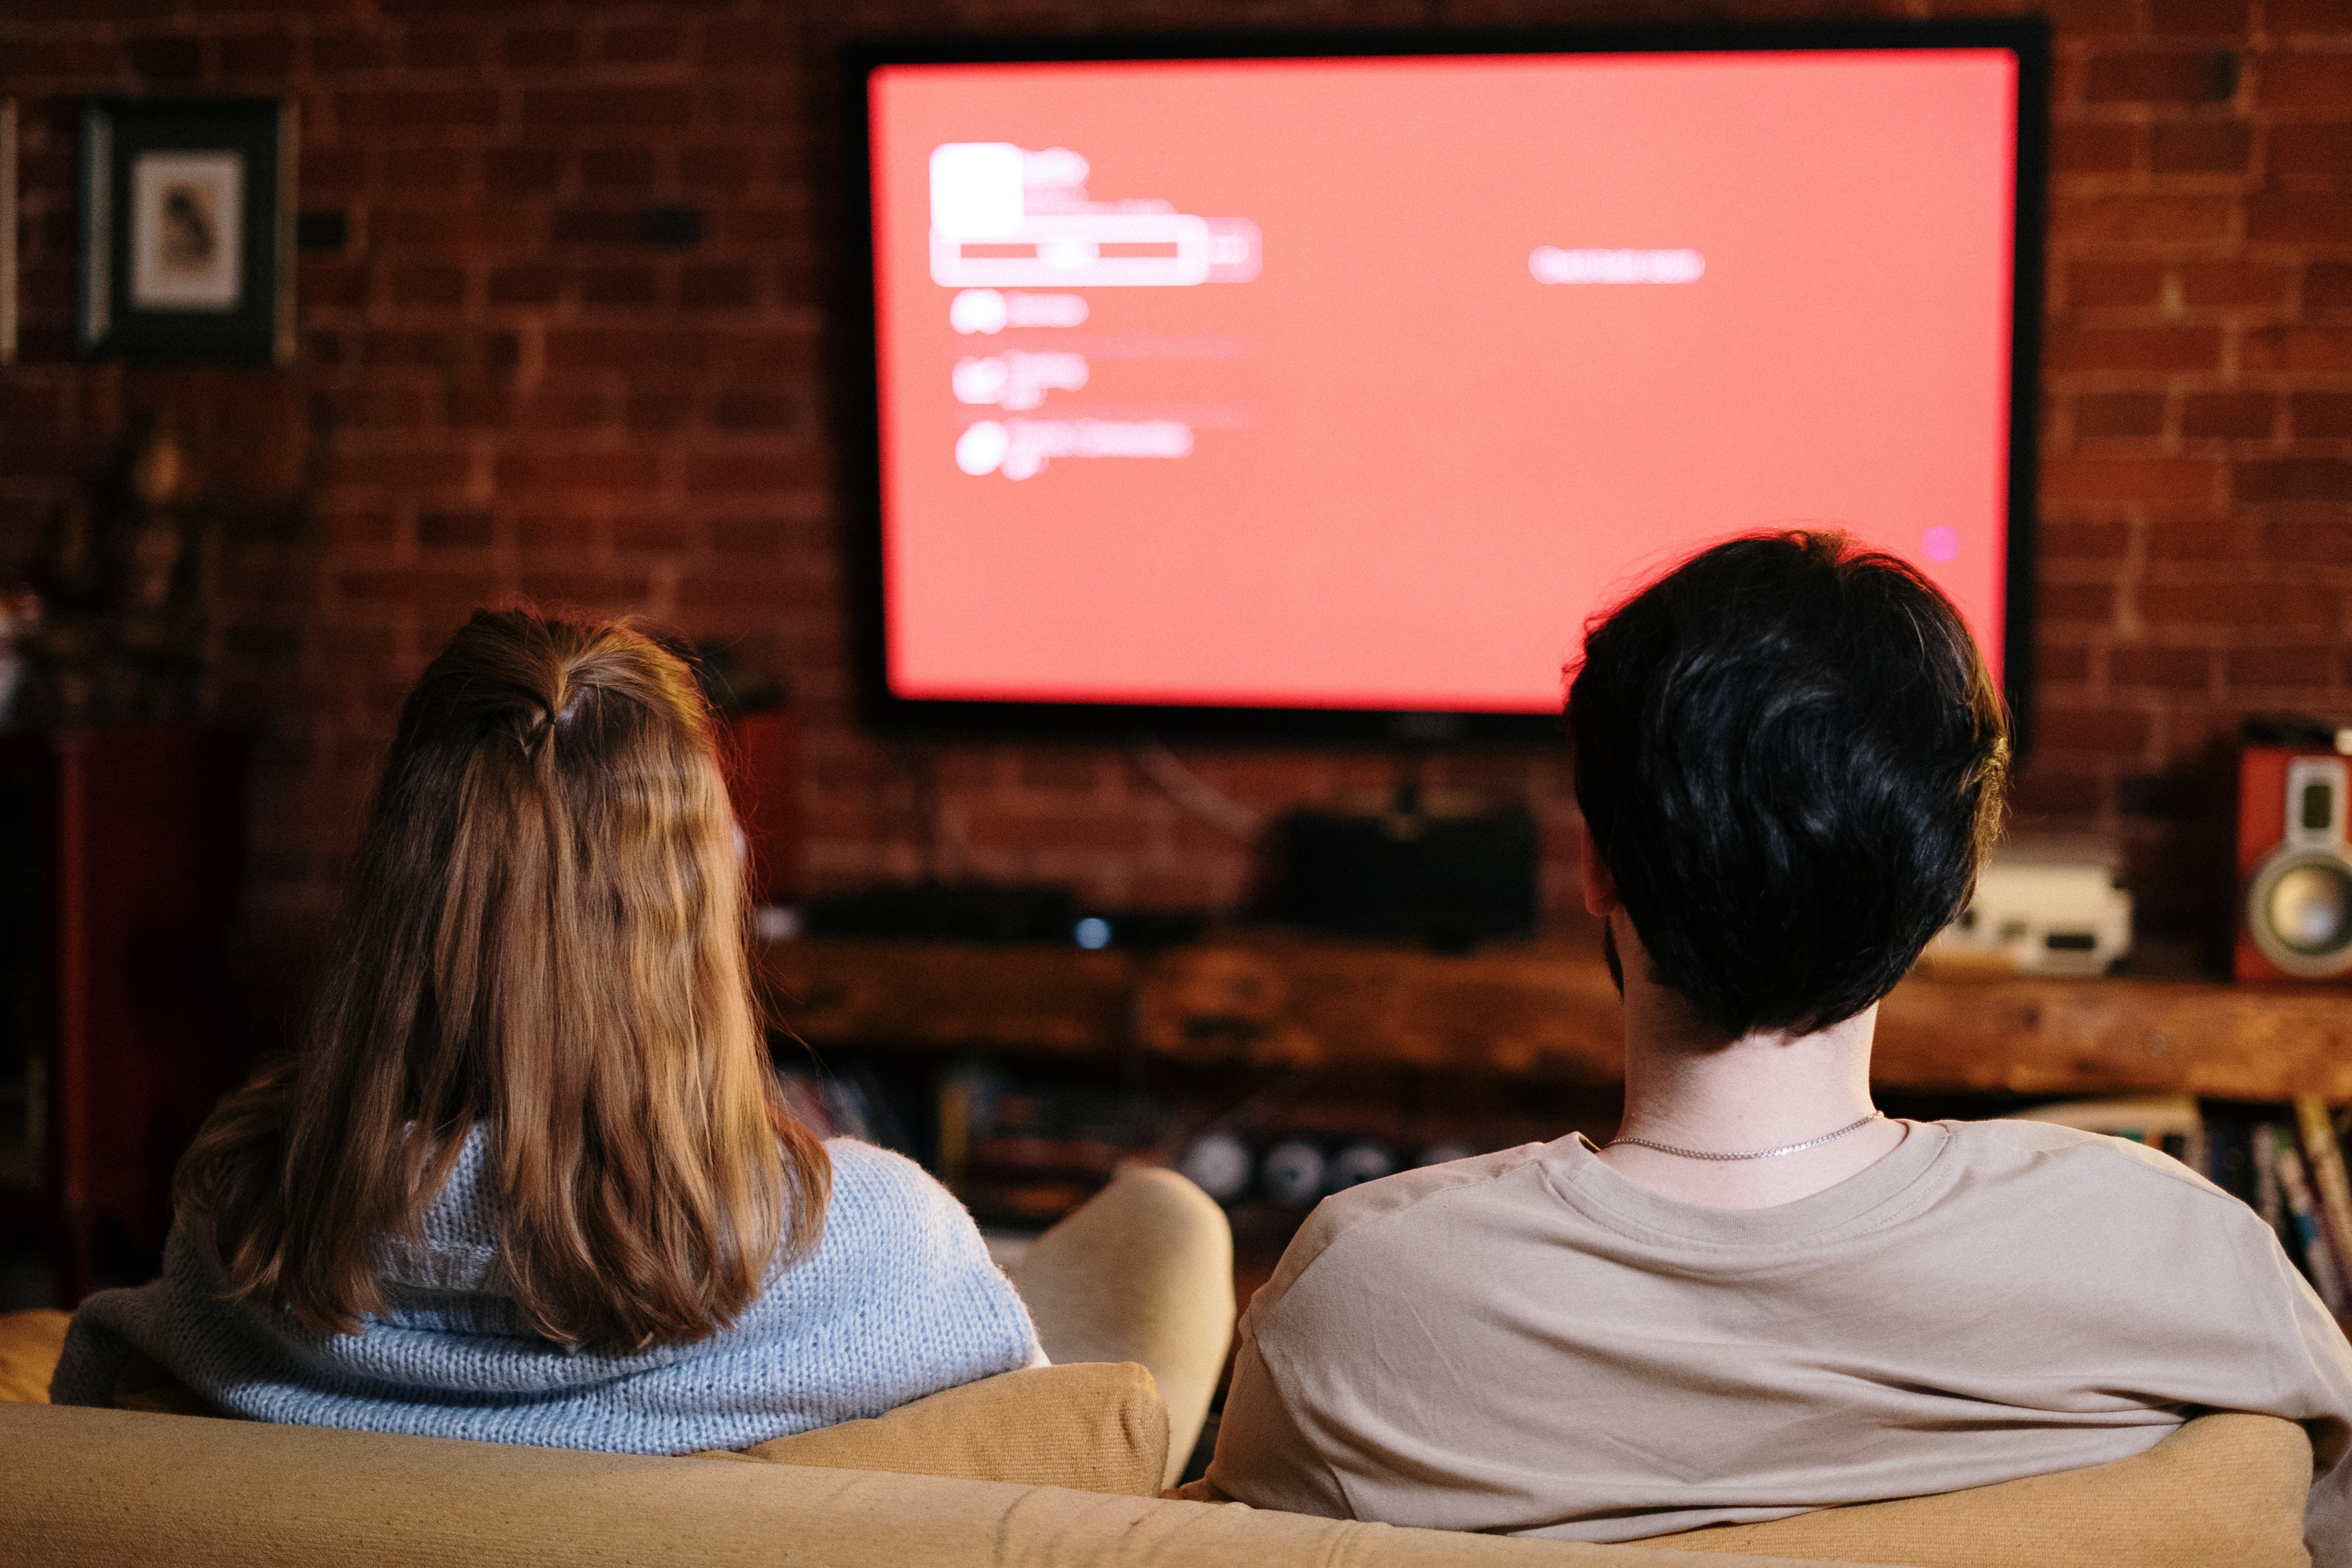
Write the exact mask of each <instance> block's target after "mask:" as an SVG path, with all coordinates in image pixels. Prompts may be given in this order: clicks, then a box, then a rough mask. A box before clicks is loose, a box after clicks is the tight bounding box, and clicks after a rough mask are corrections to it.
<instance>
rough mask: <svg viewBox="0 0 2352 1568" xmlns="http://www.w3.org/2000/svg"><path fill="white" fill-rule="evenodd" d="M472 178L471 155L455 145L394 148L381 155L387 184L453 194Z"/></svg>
mask: <svg viewBox="0 0 2352 1568" xmlns="http://www.w3.org/2000/svg"><path fill="white" fill-rule="evenodd" d="M473 177H474V155H473V154H472V153H467V152H465V151H463V150H461V149H458V148H456V147H395V148H394V149H392V150H391V151H390V152H388V153H385V154H384V160H383V182H384V184H387V185H425V186H429V187H431V188H433V189H436V190H439V191H441V192H444V193H445V194H447V193H454V192H455V191H456V190H457V189H458V188H460V187H462V186H465V185H469V184H472V183H473Z"/></svg>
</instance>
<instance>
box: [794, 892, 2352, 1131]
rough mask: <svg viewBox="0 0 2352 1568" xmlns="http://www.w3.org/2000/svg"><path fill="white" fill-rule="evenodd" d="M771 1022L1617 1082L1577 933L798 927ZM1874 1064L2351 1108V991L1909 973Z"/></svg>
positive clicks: (2051, 1090)
mask: <svg viewBox="0 0 2352 1568" xmlns="http://www.w3.org/2000/svg"><path fill="white" fill-rule="evenodd" d="M759 963H760V969H761V975H762V978H763V980H764V981H765V983H766V984H767V986H768V988H769V989H770V991H771V993H772V996H773V998H774V1001H775V1005H776V1007H777V1010H778V1016H780V1017H781V1018H782V1020H783V1022H784V1023H785V1024H786V1025H787V1026H789V1027H790V1028H791V1029H792V1030H793V1032H794V1033H796V1034H797V1035H799V1036H800V1037H802V1038H803V1039H805V1040H806V1041H808V1042H809V1043H810V1044H811V1045H813V1046H816V1047H821V1048H843V1047H851V1048H854V1047H882V1046H902V1047H928V1048H934V1049H973V1048H979V1049H987V1048H1019V1049H1023V1050H1025V1051H1029V1052H1032V1053H1044V1054H1049V1055H1050V1054H1066V1055H1072V1056H1087V1055H1098V1054H1102V1053H1113V1052H1136V1051H1139V1052H1142V1053H1144V1054H1146V1055H1148V1056H1149V1057H1151V1058H1157V1059H1160V1060H1164V1061H1169V1062H1171V1063H1173V1062H1193V1063H1198V1064H1200V1065H1202V1066H1213V1065H1214V1066H1247V1067H1251V1068H1269V1067H1284V1068H1329V1067H1344V1066H1349V1065H1356V1064H1362V1065H1370V1064H1375V1063H1378V1064H1389V1065H1396V1066H1410V1067H1414V1068H1426V1069H1440V1070H1451V1071H1454V1072H1474V1073H1487V1074H1496V1075H1502V1076H1509V1077H1534V1078H1542V1079H1556V1080H1564V1081H1569V1082H1589V1083H1596V1084H1599V1083H1610V1082H1613V1081H1614V1080H1615V1079H1617V1078H1618V1076H1619V1070H1620V1069H1619V1059H1618V1037H1619V1036H1618V1031H1619V1023H1618V1011H1617V997H1616V993H1615V991H1614V989H1613V988H1612V986H1611V984H1610V982H1609V975H1608V972H1607V969H1606V968H1605V966H1604V965H1603V963H1602V961H1601V956H1600V954H1599V952H1597V951H1594V950H1593V949H1592V948H1591V947H1590V946H1589V945H1586V944H1583V943H1579V942H1573V941H1568V940H1555V941H1549V942H1529V943H1524V944H1496V945H1494V946H1491V947H1488V948H1485V949H1481V950H1480V951H1478V952H1474V953H1469V954H1465V955H1459V956H1454V955H1446V954H1440V953H1433V952H1424V951H1422V950H1419V949H1414V948H1409V947H1400V946H1388V945H1379V944H1372V943H1362V942H1340V941H1333V940H1323V939H1315V938H1308V937H1301V936H1293V935H1287V934H1280V933H1272V932H1269V933H1265V934H1257V933H1249V934H1243V935H1234V936H1228V937H1225V938H1223V939H1219V940H1213V941H1211V942H1203V943H1200V944H1198V945H1193V946H1187V947H1180V948H1170V949H1165V950H1161V951H1158V952H1115V951H1114V952H1085V951H1083V950H1081V949H1079V948H1076V947H1066V946H1061V945H1058V944H1056V945H1036V946H1021V945H1000V944H986V943H977V942H971V943H966V942H890V941H871V940H851V939H845V938H804V939H802V940H799V941H795V942H778V943H772V944H768V945H766V946H765V947H763V948H762V950H761V954H760V959H759ZM1873 1077H1874V1080H1875V1081H1876V1082H1877V1083H1879V1084H1880V1085H1881V1086H1882V1087H1885V1088H1888V1089H1905V1090H1916V1091H1923V1092H1958V1093H1986V1092H1994V1093H2006V1094H2021V1095H2037V1096H2048V1097H2052V1098H2057V1097H2062V1096H2074V1095H2097V1094H2117V1093H2126V1092H2141V1093H2167V1094H2194V1095H2200V1096H2204V1097H2209V1098H2214V1099H2225V1100H2286V1099H2288V1098H2290V1097H2292V1096H2293V1095H2295V1094H2298V1093H2316V1094H2320V1095H2322V1096H2325V1097H2326V1099H2327V1100H2330V1101H2331V1102H2342V1101H2346V1100H2352V990H2347V989H2345V988H2338V987H2309V988H2302V989H2282V988H2269V987H2255V986H2239V985H2229V984H2221V983H2218V982H2206V981H2198V980H2163V979H2142V978H2109V979H2100V980H2028V979H2019V978H2014V977H2004V978H1951V977H1940V976H1932V975H1927V974H1914V975H1913V976H1911V977H1910V978H1908V979H1906V980H1905V981H1904V982H1903V984H1901V985H1899V986H1897V987H1896V988H1895V992H1894V994H1892V995H1890V996H1889V997H1888V998H1887V999H1886V1001H1885V1004H1884V1005H1882V1007H1881V1011H1880V1016H1879V1027H1878V1042H1877V1050H1876V1055H1875V1061H1874V1073H1873Z"/></svg>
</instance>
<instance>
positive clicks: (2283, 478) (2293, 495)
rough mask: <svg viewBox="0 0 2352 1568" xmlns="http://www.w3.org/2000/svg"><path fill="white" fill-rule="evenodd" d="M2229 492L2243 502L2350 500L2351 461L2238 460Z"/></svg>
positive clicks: (2297, 459)
mask: <svg viewBox="0 0 2352 1568" xmlns="http://www.w3.org/2000/svg"><path fill="white" fill-rule="evenodd" d="M2231 489H2233V491H2234V492H2235V494H2236V495H2237V498H2238V500H2242V501H2249V502H2255V501H2296V500H2324V501H2352V460H2347V459H2345V458H2244V459H2241V460H2240V461H2239V463H2238V464H2237V467H2236V468H2235V470H2234V471H2233V480H2232V485H2231Z"/></svg>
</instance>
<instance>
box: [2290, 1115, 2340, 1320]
mask: <svg viewBox="0 0 2352 1568" xmlns="http://www.w3.org/2000/svg"><path fill="white" fill-rule="evenodd" d="M2276 1159H2277V1168H2278V1180H2279V1191H2280V1193H2281V1194H2282V1195H2283V1196H2284V1198H2285V1200H2286V1209H2287V1214H2288V1216H2289V1219H2290V1222H2291V1223H2292V1225H2293V1226H2294V1237H2295V1241H2296V1242H2297V1244H2298V1245H2299V1246H2300V1247H2301V1248H2302V1251H2303V1271H2304V1272H2305V1274H2308V1275H2309V1276H2311V1286H2312V1289H2315V1290H2316V1291H2318V1292H2319V1299H2320V1300H2321V1301H2322V1302H2323V1303H2324V1304H2326V1308H2327V1310H2329V1311H2331V1312H2341V1311H2344V1310H2346V1301H2345V1295H2344V1279H2343V1275H2342V1273H2341V1272H2340V1271H2339V1270H2338V1269H2337V1268H2336V1252H2335V1249H2334V1248H2333V1247H2330V1246H2329V1245H2328V1242H2327V1235H2326V1229H2325V1228H2324V1227H2323V1226H2322V1225H2321V1224H2320V1219H2319V1212H2318V1206H2317V1205H2315V1203H2314V1202H2313V1201H2312V1195H2311V1184H2310V1183H2309V1182H2308V1181H2306V1180H2305V1177H2304V1171H2303V1155H2302V1154H2301V1153H2300V1152H2297V1151H2296V1149H2295V1147H2294V1140H2293V1139H2292V1138H2291V1137H2288V1136H2286V1135H2285V1133H2284V1130H2282V1131H2281V1136H2280V1138H2279V1141H2278V1144H2277V1154H2276Z"/></svg>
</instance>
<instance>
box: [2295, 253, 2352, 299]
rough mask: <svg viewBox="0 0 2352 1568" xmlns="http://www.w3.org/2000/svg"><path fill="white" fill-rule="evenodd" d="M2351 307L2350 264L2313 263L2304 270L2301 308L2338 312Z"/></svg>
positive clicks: (2351, 279) (2351, 277)
mask: <svg viewBox="0 0 2352 1568" xmlns="http://www.w3.org/2000/svg"><path fill="white" fill-rule="evenodd" d="M2347 306H2352V264H2347V263H2345V262H2341V261H2315V262H2313V263H2312V264H2311V265H2310V266H2309V267H2307V268H2304V273H2303V308H2304V309H2305V310H2343V309H2345V308H2346V307H2347Z"/></svg>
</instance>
